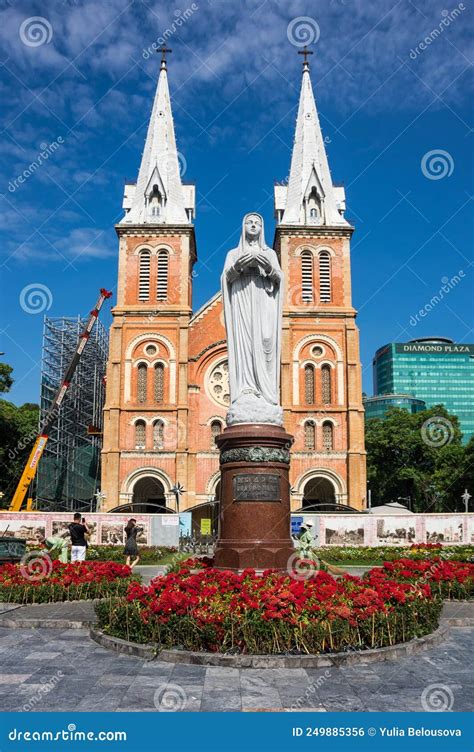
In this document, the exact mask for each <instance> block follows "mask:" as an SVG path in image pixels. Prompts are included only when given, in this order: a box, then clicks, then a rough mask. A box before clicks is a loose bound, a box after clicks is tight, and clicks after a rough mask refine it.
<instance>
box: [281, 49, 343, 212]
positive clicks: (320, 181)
mask: <svg viewBox="0 0 474 752" xmlns="http://www.w3.org/2000/svg"><path fill="white" fill-rule="evenodd" d="M300 54H303V55H304V62H303V78H302V82H301V93H300V101H299V107H298V116H297V119H296V131H295V140H294V144H293V153H292V157H291V169H290V177H289V181H288V187H284V186H276V188H275V208H276V213H277V219H278V220H279V222H281V223H282V224H285V225H345V226H347V224H348V223H347V221H346V220H345V219H344V217H343V216H342V211H343V208H344V189H341V188H338V187H335V186H334V185H333V182H332V179H331V173H330V171H329V164H328V160H327V155H326V149H325V147H324V140H323V134H322V132H321V126H320V123H319V118H318V112H317V109H316V103H315V100H314V95H313V88H312V86H311V78H310V74H309V62H308V59H307V56H308V55H310V54H312V53H311V52H310V51H309V50H307V49H306V48H305V49H304V51H303V52H300Z"/></svg>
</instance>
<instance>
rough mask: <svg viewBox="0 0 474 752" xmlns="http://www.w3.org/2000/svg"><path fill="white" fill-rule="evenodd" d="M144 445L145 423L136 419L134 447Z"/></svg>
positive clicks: (138, 447) (142, 447)
mask: <svg viewBox="0 0 474 752" xmlns="http://www.w3.org/2000/svg"><path fill="white" fill-rule="evenodd" d="M145 446H146V423H145V421H144V420H137V422H136V423H135V449H145Z"/></svg>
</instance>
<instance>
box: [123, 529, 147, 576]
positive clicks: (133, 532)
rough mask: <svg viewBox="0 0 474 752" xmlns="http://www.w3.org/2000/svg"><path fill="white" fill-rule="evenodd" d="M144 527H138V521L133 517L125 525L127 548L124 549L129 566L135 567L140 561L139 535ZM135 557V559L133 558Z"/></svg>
mask: <svg viewBox="0 0 474 752" xmlns="http://www.w3.org/2000/svg"><path fill="white" fill-rule="evenodd" d="M142 530H143V528H141V527H137V521H136V520H135V519H134V518H133V517H132V518H131V519H130V520H129V521H128V522H127V525H126V527H125V535H126V536H127V539H126V541H125V548H124V550H123V552H124V554H125V556H126V557H127V558H126V563H127V566H129V567H130V568H131V569H133V567H134V566H136V565H137V564H138V562H139V561H140V554H139V553H138V546H137V535H138V533H141V531H142ZM133 557H134V561H132V558H133Z"/></svg>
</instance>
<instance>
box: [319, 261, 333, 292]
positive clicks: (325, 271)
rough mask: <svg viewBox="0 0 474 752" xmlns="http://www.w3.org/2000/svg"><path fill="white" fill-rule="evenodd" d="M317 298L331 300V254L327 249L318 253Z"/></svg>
mask: <svg viewBox="0 0 474 752" xmlns="http://www.w3.org/2000/svg"><path fill="white" fill-rule="evenodd" d="M319 300H320V302H321V303H330V302H331V254H330V253H328V252H327V251H322V252H321V253H320V254H319Z"/></svg>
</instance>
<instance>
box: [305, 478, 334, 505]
mask: <svg viewBox="0 0 474 752" xmlns="http://www.w3.org/2000/svg"><path fill="white" fill-rule="evenodd" d="M335 503H336V489H335V487H334V483H333V482H332V481H331V480H329V478H324V477H321V476H316V477H315V478H311V480H308V481H307V482H306V483H305V486H304V490H303V509H308V508H309V507H312V506H315V505H318V506H319V505H320V504H324V505H325V504H335Z"/></svg>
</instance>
